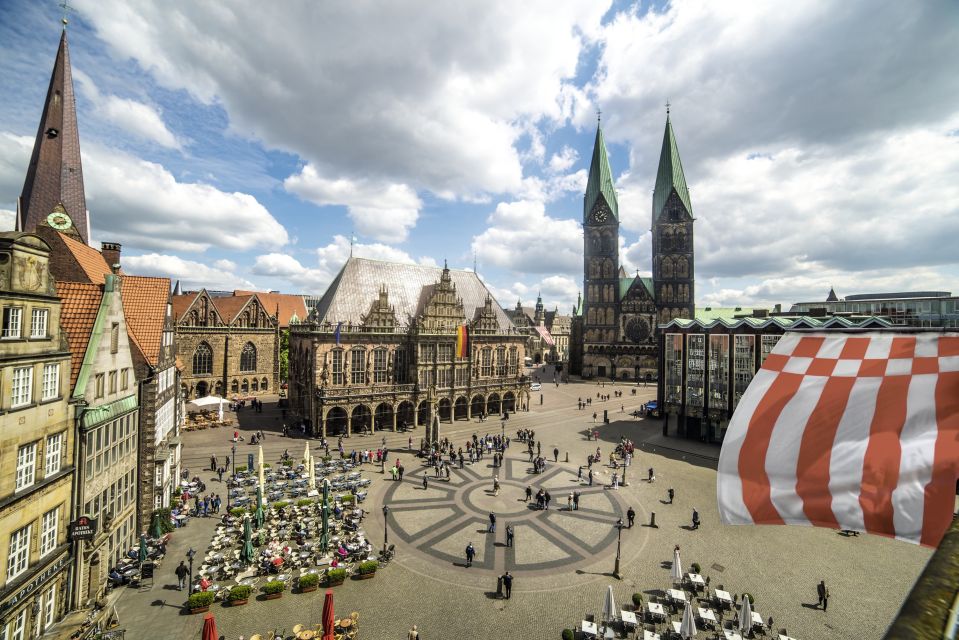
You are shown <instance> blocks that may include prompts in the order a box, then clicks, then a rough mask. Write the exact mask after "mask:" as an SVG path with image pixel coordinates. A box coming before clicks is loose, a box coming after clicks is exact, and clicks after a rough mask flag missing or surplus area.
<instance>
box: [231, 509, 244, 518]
mask: <svg viewBox="0 0 959 640" xmlns="http://www.w3.org/2000/svg"><path fill="white" fill-rule="evenodd" d="M244 513H246V509H244V508H243V507H233V508H232V509H230V515H231V516H233V517H234V518H239V517H240V516H242V515H243V514H244Z"/></svg>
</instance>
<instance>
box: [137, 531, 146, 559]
mask: <svg viewBox="0 0 959 640" xmlns="http://www.w3.org/2000/svg"><path fill="white" fill-rule="evenodd" d="M137 559H138V560H139V561H140V564H143V563H144V562H146V561H147V537H146V536H145V535H141V536H140V553H139V554H138V556H137Z"/></svg>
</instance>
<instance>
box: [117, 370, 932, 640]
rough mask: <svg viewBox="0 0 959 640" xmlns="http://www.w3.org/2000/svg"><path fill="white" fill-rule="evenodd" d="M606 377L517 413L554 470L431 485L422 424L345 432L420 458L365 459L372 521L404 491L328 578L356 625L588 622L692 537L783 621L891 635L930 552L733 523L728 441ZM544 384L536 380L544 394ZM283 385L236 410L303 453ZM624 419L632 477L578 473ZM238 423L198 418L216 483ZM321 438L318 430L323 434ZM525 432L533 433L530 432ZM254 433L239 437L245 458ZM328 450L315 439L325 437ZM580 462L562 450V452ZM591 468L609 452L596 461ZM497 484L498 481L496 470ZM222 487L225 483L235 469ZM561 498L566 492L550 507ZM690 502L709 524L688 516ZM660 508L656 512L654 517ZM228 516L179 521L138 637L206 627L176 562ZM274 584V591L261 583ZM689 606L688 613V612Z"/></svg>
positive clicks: (473, 475)
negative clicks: (374, 566)
mask: <svg viewBox="0 0 959 640" xmlns="http://www.w3.org/2000/svg"><path fill="white" fill-rule="evenodd" d="M631 389H632V387H628V386H625V385H612V386H611V385H606V386H605V387H600V386H597V385H596V384H595V383H578V382H573V383H570V384H562V385H560V386H558V387H556V386H554V385H552V384H544V386H543V391H542V397H543V404H542V405H540V404H534V406H533V407H531V411H530V412H528V413H518V414H515V415H514V416H512V417H511V419H510V420H509V423H508V430H507V433H508V434H510V435H511V436H512V435H515V433H516V430H517V429H520V428H532V429H535V430H536V439H537V440H539V441H541V443H542V450H543V453H544V455H547V457H549V458H550V459H551V458H552V451H553V448H554V447H556V448H558V449H559V450H560V456H559V460H560V462H559V463H555V464H554V463H552V462H549V463H548V464H547V467H546V471H545V472H544V473H543V474H540V475H530V474H529V471H530V470H531V469H530V465H529V464H528V457H527V456H526V455H525V449H522V447H521V445H520V444H519V443H514V444H513V445H512V446H511V447H510V449H509V451H508V453H507V456H506V462H505V466H504V467H503V468H502V469H493V468H492V467H491V464H490V459H489V458H488V457H484V459H483V460H481V461H480V462H479V463H477V464H476V465H472V466H468V467H467V468H466V469H464V470H462V471H460V470H454V471H453V474H452V477H451V478H450V481H449V482H448V483H447V482H446V481H445V480H438V479H436V480H434V479H433V478H430V483H429V489H427V490H423V489H422V488H421V487H422V483H421V474H422V473H423V472H424V469H423V467H422V465H421V463H420V462H419V460H417V459H416V458H414V457H413V456H412V455H411V453H410V452H409V451H407V450H406V447H407V438H408V436H409V435H412V436H413V438H414V441H415V443H416V444H418V440H419V438H420V437H421V435H422V431H421V430H415V431H413V432H412V434H405V433H397V434H393V433H391V432H386V433H384V434H381V433H376V434H374V435H372V436H366V437H356V436H354V437H353V438H350V439H347V440H345V441H344V446H345V447H346V449H347V451H349V449H350V448H352V447H356V448H361V447H370V448H376V447H377V446H379V445H380V444H381V438H383V437H385V438H386V441H387V445H388V446H389V447H390V448H391V450H393V453H391V458H390V459H391V460H392V459H394V457H397V456H398V457H399V458H400V459H401V460H402V462H403V464H404V466H405V467H406V469H407V473H406V474H405V477H404V480H403V481H402V482H394V481H392V480H391V479H390V476H389V474H382V475H381V474H380V468H379V467H378V466H376V465H369V466H368V467H367V469H365V470H364V474H365V475H366V476H367V477H371V478H372V479H373V483H372V486H371V487H370V491H369V497H368V498H367V501H366V502H365V503H364V506H366V507H367V509H368V510H369V515H368V516H367V518H366V521H365V530H366V532H367V534H368V536H369V538H370V540H371V541H373V542H374V543H378V542H379V536H380V535H382V534H383V531H384V521H383V514H382V512H381V509H380V507H381V505H382V504H383V502H384V500H385V501H386V503H387V504H389V505H390V507H391V512H390V515H389V523H388V525H389V529H388V535H389V542H390V543H394V544H396V550H397V558H396V560H395V561H394V562H392V563H390V565H389V566H387V567H385V568H383V569H382V570H381V571H379V572H378V573H377V575H376V577H375V578H374V579H373V580H366V581H353V580H348V581H347V582H346V583H345V584H343V585H342V586H339V587H335V588H334V589H333V592H334V598H335V606H336V611H337V614H338V615H348V614H349V613H350V612H351V611H359V612H360V636H361V637H364V638H376V639H380V638H384V639H386V638H405V637H406V636H405V633H406V631H407V630H408V629H409V627H410V626H411V625H412V624H414V623H415V624H417V625H419V628H420V630H421V631H422V633H423V637H424V638H426V639H427V640H432V639H433V638H497V639H500V638H559V637H560V633H561V631H562V629H563V628H565V627H569V628H573V627H575V626H576V625H577V624H578V623H579V621H580V620H582V619H583V616H584V615H586V614H594V615H596V616H597V617H598V616H599V614H600V612H601V610H602V603H603V595H604V593H605V590H606V587H607V585H613V591H614V593H615V595H616V598H617V602H622V603H626V602H628V601H629V599H630V596H631V594H632V593H634V592H643V593H644V594H646V595H647V596H648V595H649V594H661V593H662V589H664V588H667V587H668V586H670V579H669V568H670V563H671V560H672V549H673V547H674V545H676V544H679V545H681V548H682V556H683V561H684V563H685V564H686V565H687V567H688V564H690V563H692V562H698V563H699V564H700V565H701V566H702V572H703V574H704V575H707V576H709V577H710V579H711V583H710V584H711V586H712V587H716V586H718V585H724V586H725V587H726V590H728V591H730V592H731V593H742V592H744V591H749V592H750V593H752V594H753V595H754V597H755V599H756V610H757V611H758V612H759V613H760V614H761V615H762V616H763V618H764V619H765V618H768V617H769V616H772V617H773V618H774V626H775V628H776V629H777V630H778V629H779V628H782V627H785V628H787V629H788V631H789V634H790V635H791V636H794V637H797V638H801V639H806V640H810V639H819V638H866V639H868V638H880V637H881V636H882V634H883V632H884V631H885V629H886V628H887V626H888V624H889V622H890V621H891V620H892V618H893V616H894V615H895V614H896V612H897V611H898V609H899V606H900V605H901V603H902V601H903V599H904V597H905V595H906V593H907V592H908V590H909V588H910V587H911V585H912V583H913V582H914V581H915V579H916V577H917V576H918V574H919V573H920V572H921V571H922V568H923V567H924V566H925V563H926V561H927V560H928V558H929V556H930V555H931V552H930V551H929V550H927V549H923V548H920V547H917V546H914V545H910V544H906V543H901V542H897V541H895V540H889V539H886V538H882V537H874V536H866V535H863V536H858V537H846V536H844V535H842V534H839V533H838V532H835V531H832V530H827V529H815V528H809V527H770V526H751V527H731V526H724V525H721V524H720V523H719V515H718V512H717V507H716V497H715V496H716V472H715V466H716V462H715V458H716V456H717V455H718V448H716V447H711V446H709V445H703V444H701V443H692V442H684V441H680V440H676V439H672V438H665V439H664V438H663V437H662V435H661V431H662V423H661V422H658V421H647V420H636V419H634V418H630V417H628V414H629V412H630V411H632V410H633V409H635V408H638V407H639V405H641V404H642V403H643V402H645V401H647V400H650V399H652V398H653V397H654V394H655V389H653V388H649V389H643V388H639V389H637V395H635V396H633V395H631V393H630V391H631ZM614 390H620V391H623V392H624V397H623V398H613V399H611V400H609V401H608V402H599V401H598V400H597V399H596V394H597V393H600V392H601V393H604V394H605V393H610V394H611V393H612V391H614ZM538 396H539V394H533V400H534V403H536V402H538V400H539V397H538ZM586 396H592V398H593V404H592V406H591V407H589V408H588V409H586V410H583V411H579V410H577V409H576V401H577V398H580V397H582V398H585V397H586ZM273 407H274V405H273V404H272V403H268V405H267V408H266V409H265V410H264V412H263V413H262V414H254V413H252V412H249V411H247V410H244V411H243V412H241V413H240V414H239V416H238V417H239V421H240V424H241V431H242V432H243V433H245V434H248V433H249V432H250V431H253V430H255V429H263V430H264V431H266V432H267V438H266V441H265V443H264V450H265V452H266V456H267V459H268V460H276V459H277V458H278V457H279V455H280V454H282V452H283V451H284V449H289V451H290V454H291V455H293V456H296V457H299V455H300V452H302V450H303V446H304V443H303V440H302V439H297V438H283V437H280V435H279V432H280V431H281V425H282V417H281V416H280V414H279V411H277V410H276V409H275V408H273ZM603 409H606V410H608V411H609V414H610V418H611V420H612V422H611V423H610V424H595V425H594V423H593V420H592V413H593V411H597V412H598V413H599V414H600V416H602V412H603ZM594 427H595V428H597V429H598V430H599V433H600V441H599V442H593V441H587V439H586V435H585V434H586V432H587V430H588V429H591V428H594ZM443 430H444V432H443V435H445V436H447V437H449V438H450V439H451V440H453V441H454V442H455V443H457V444H460V443H462V442H465V439H466V438H467V437H469V436H470V435H472V434H473V433H474V432H475V433H477V434H479V435H483V434H485V433H495V432H497V431H499V430H500V424H499V423H494V422H492V421H488V422H484V423H480V422H476V421H472V422H465V421H461V422H456V423H454V424H445V425H443ZM620 435H627V436H628V437H630V438H632V439H633V440H634V442H637V443H639V444H640V446H639V450H638V452H637V456H636V458H635V459H634V461H633V465H632V466H631V467H630V469H629V471H628V473H627V481H628V482H629V486H626V487H621V488H620V489H618V490H617V491H612V490H608V489H603V488H601V487H598V486H596V487H592V488H590V487H588V486H585V485H584V484H582V483H581V482H579V481H577V479H576V473H577V467H578V465H580V464H583V465H585V462H586V460H585V458H586V455H587V454H588V453H589V452H590V451H595V449H596V447H597V446H600V447H601V448H602V453H603V456H604V457H605V458H608V455H609V451H610V449H611V447H613V446H614V445H615V443H616V442H618V440H619V437H620ZM229 436H230V432H229V431H228V430H225V429H219V430H208V431H202V432H193V433H188V434H185V437H184V464H185V465H186V466H188V467H189V468H191V469H192V470H193V471H191V473H200V474H201V476H202V477H204V478H206V479H207V480H206V481H207V485H208V489H209V490H211V491H214V492H217V491H218V489H219V487H221V486H223V485H220V484H219V483H218V482H217V481H216V480H215V476H214V474H212V473H210V472H209V471H204V472H200V469H202V468H204V467H205V468H207V469H208V468H209V456H210V454H211V453H216V454H218V455H219V456H220V457H221V459H222V457H223V456H224V455H230V443H229ZM314 446H315V445H314ZM521 449H522V450H521ZM255 450H256V448H255V447H251V446H247V445H246V444H245V443H241V444H239V445H238V448H237V454H238V456H239V458H240V459H239V460H238V463H240V464H245V463H246V455H245V454H247V453H251V452H255ZM314 450H315V451H316V452H317V453H318V446H315V449H314ZM567 453H568V455H569V462H568V463H567V462H565V460H566V455H567ZM649 467H653V468H654V469H655V475H656V482H654V483H648V482H646V479H645V478H646V469H647V468H649ZM594 470H598V469H597V466H596V465H594ZM494 472H495V473H497V474H499V479H500V483H501V485H502V488H501V491H500V494H499V495H498V496H493V495H492V491H491V490H492V476H493V473H494ZM611 472H612V470H611V469H609V468H604V469H603V470H602V471H600V472H599V474H598V478H599V479H598V483H600V484H606V483H608V482H609V480H610V475H611ZM530 484H531V485H532V486H533V488H534V491H536V490H538V488H539V487H540V486H545V487H546V488H547V489H548V490H549V491H550V493H551V494H552V496H553V502H552V503H551V505H550V510H549V511H545V512H544V511H538V510H532V509H530V508H529V507H528V506H527V505H526V503H525V502H524V499H525V496H524V490H525V487H526V486H527V485H530ZM669 487H672V488H674V489H675V490H676V498H675V502H674V504H671V505H669V504H665V502H666V489H667V488H669ZM573 489H576V490H579V491H581V492H582V496H583V497H582V500H581V503H580V505H581V509H580V511H579V512H567V511H566V510H565V507H566V498H565V495H566V494H568V493H569V491H570V490H573ZM223 493H224V494H225V493H226V491H225V486H223ZM554 505H555V507H556V508H555V509H554V508H553V507H554ZM629 506H632V507H633V508H634V509H635V510H636V512H637V517H636V526H635V527H633V528H632V529H625V530H623V531H622V561H621V573H622V578H623V579H622V580H616V579H614V578H613V577H612V575H611V574H612V569H613V564H614V559H615V553H616V546H617V545H616V530H615V527H614V524H613V523H614V522H615V520H616V519H617V518H619V517H621V516H622V514H624V513H625V510H626V508H627V507H629ZM693 507H695V508H697V509H698V511H699V513H700V515H701V518H702V526H701V527H700V528H699V529H698V530H692V529H691V527H690V526H689V525H690V519H691V513H692V509H693ZM490 510H493V511H495V512H497V513H498V514H499V517H498V522H497V531H496V533H495V534H488V533H487V532H486V529H487V524H488V520H487V515H488V513H489V511H490ZM650 512H655V513H656V522H657V524H658V528H651V527H648V526H644V525H645V524H647V523H648V522H649V518H650ZM508 522H509V523H512V524H514V526H515V528H516V544H515V546H514V547H513V548H507V547H505V546H504V545H505V533H504V531H505V526H506V524H507V523H508ZM214 524H215V520H213V519H212V518H211V519H206V520H205V519H196V520H193V521H192V522H191V523H190V524H189V525H188V526H187V527H186V528H184V529H180V530H178V531H177V532H176V533H175V534H174V539H173V541H172V543H171V544H170V546H169V549H168V557H167V560H166V561H165V563H164V565H163V566H162V567H161V568H160V570H158V572H157V579H156V584H155V586H154V587H153V588H152V589H151V590H148V591H143V592H138V591H135V590H127V591H126V592H125V593H124V594H123V596H122V598H121V599H120V604H119V606H118V610H119V614H120V620H121V627H124V628H126V629H127V630H128V631H127V633H128V635H127V637H129V638H137V639H139V638H149V637H156V636H157V635H158V633H159V634H160V637H164V638H198V637H199V631H200V629H201V627H202V616H190V615H188V614H185V613H184V612H183V610H182V609H181V605H182V603H183V601H184V596H185V594H184V593H182V592H178V591H176V590H175V589H173V590H171V589H170V585H175V584H176V580H175V579H174V577H173V569H174V567H175V566H176V564H177V562H178V559H179V558H183V557H184V554H185V552H186V550H187V549H188V548H189V547H190V546H192V547H193V548H194V549H196V550H197V551H198V552H201V553H202V552H203V551H205V550H206V546H207V544H208V542H209V539H210V537H211V535H212V531H213V529H214ZM469 541H472V542H473V544H474V547H476V550H477V556H476V559H475V561H474V564H473V566H472V567H471V568H465V566H463V565H464V564H465V561H464V557H463V549H464V548H465V546H466V543H467V542H469ZM507 569H508V570H509V571H510V572H511V573H512V574H513V575H514V576H515V582H514V587H513V597H512V599H511V600H508V601H507V600H502V599H496V598H495V594H494V592H495V587H496V576H497V575H499V574H500V572H502V571H503V570H507ZM820 579H823V580H825V581H826V583H827V585H829V588H830V592H831V598H830V603H829V604H830V606H829V610H828V612H823V611H821V610H819V609H817V608H815V606H814V605H815V604H816V590H815V585H816V584H817V583H818V582H819V580H820ZM323 594H324V591H323V590H322V589H321V590H318V591H316V592H314V593H311V594H298V593H290V592H287V593H285V594H284V595H283V597H282V598H280V599H279V600H273V601H269V602H265V601H261V600H257V601H251V602H250V603H249V604H248V605H245V606H241V607H235V608H233V607H225V606H222V605H220V604H217V605H214V607H213V609H212V611H213V612H214V613H215V615H216V619H217V623H218V626H219V630H220V633H221V634H223V635H224V636H225V637H226V638H227V639H228V640H235V639H236V638H238V637H239V636H240V635H243V636H245V637H247V638H249V636H250V635H252V634H253V633H261V634H263V633H266V632H267V631H268V630H272V629H274V628H276V629H286V630H287V631H288V632H289V630H290V629H291V628H292V627H293V625H294V624H296V623H303V624H307V625H312V624H316V623H318V622H319V620H320V614H321V611H322V606H323ZM261 597H262V596H261ZM676 619H677V620H678V617H677V618H676Z"/></svg>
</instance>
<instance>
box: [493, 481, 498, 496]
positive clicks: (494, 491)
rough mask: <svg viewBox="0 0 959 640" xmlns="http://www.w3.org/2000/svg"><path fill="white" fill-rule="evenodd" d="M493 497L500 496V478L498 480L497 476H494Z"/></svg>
mask: <svg viewBox="0 0 959 640" xmlns="http://www.w3.org/2000/svg"><path fill="white" fill-rule="evenodd" d="M493 495H494V496H498V495H499V478H497V477H496V476H493Z"/></svg>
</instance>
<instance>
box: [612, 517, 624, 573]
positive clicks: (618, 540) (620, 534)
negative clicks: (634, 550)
mask: <svg viewBox="0 0 959 640" xmlns="http://www.w3.org/2000/svg"><path fill="white" fill-rule="evenodd" d="M622 538H623V519H622V518H620V519H619V520H617V521H616V567H615V568H614V569H613V577H614V578H616V579H617V580H622V579H623V578H622V577H621V576H620V575H619V551H620V548H621V543H622Z"/></svg>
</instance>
